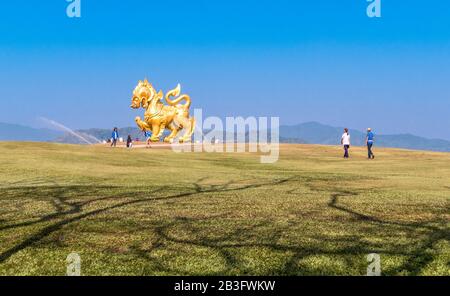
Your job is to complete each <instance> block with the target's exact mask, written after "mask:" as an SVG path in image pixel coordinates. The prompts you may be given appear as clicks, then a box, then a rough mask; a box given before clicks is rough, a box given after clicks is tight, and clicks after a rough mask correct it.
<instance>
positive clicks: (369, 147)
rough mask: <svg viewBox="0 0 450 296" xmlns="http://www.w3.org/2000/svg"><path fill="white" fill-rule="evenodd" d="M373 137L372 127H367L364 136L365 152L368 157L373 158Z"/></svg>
mask: <svg viewBox="0 0 450 296" xmlns="http://www.w3.org/2000/svg"><path fill="white" fill-rule="evenodd" d="M373 138H374V135H373V133H372V129H371V128H370V127H369V128H368V129H367V136H366V145H367V154H368V157H369V159H374V158H375V155H374V154H373V152H372V146H373Z"/></svg>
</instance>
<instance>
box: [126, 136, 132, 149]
mask: <svg viewBox="0 0 450 296" xmlns="http://www.w3.org/2000/svg"><path fill="white" fill-rule="evenodd" d="M127 148H133V140H132V139H131V135H128V138H127Z"/></svg>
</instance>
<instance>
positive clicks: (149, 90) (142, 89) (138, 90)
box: [130, 79, 156, 109]
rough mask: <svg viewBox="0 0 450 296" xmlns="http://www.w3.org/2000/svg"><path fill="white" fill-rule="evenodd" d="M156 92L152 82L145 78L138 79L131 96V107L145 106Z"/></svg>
mask: <svg viewBox="0 0 450 296" xmlns="http://www.w3.org/2000/svg"><path fill="white" fill-rule="evenodd" d="M155 94H156V90H155V89H154V88H153V86H152V84H151V83H149V82H148V81H147V79H145V80H144V81H142V80H139V82H138V85H137V86H136V87H135V88H134V90H133V97H132V98H131V106H130V107H131V108H133V109H138V108H140V107H141V106H142V107H143V108H147V106H148V104H149V102H150V101H151V100H152V99H153V97H154V96H155Z"/></svg>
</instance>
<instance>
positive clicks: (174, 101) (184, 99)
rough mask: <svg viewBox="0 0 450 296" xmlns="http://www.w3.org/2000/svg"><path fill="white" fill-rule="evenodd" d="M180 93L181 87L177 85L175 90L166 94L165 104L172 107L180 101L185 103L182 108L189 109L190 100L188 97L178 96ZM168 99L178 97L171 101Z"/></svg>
mask: <svg viewBox="0 0 450 296" xmlns="http://www.w3.org/2000/svg"><path fill="white" fill-rule="evenodd" d="M180 92H181V86H180V84H178V85H177V87H176V88H175V89H172V90H171V91H169V92H168V93H167V94H166V97H165V99H166V102H167V103H168V104H169V105H171V106H174V105H176V104H178V103H180V102H181V101H186V104H184V105H183V106H184V108H186V109H189V107H190V106H191V98H190V97H189V96H188V95H181V96H180ZM178 96H179V97H178ZM170 97H178V98H176V99H174V100H171V99H170Z"/></svg>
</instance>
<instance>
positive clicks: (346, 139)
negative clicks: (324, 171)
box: [341, 127, 375, 159]
mask: <svg viewBox="0 0 450 296" xmlns="http://www.w3.org/2000/svg"><path fill="white" fill-rule="evenodd" d="M373 141H374V134H373V132H372V129H371V128H370V127H369V128H368V129H367V135H366V146H367V156H368V158H369V159H374V158H375V155H374V154H373V152H372V147H373ZM341 144H342V146H344V158H349V153H348V151H349V149H350V133H349V132H348V128H344V133H343V134H342V137H341Z"/></svg>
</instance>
